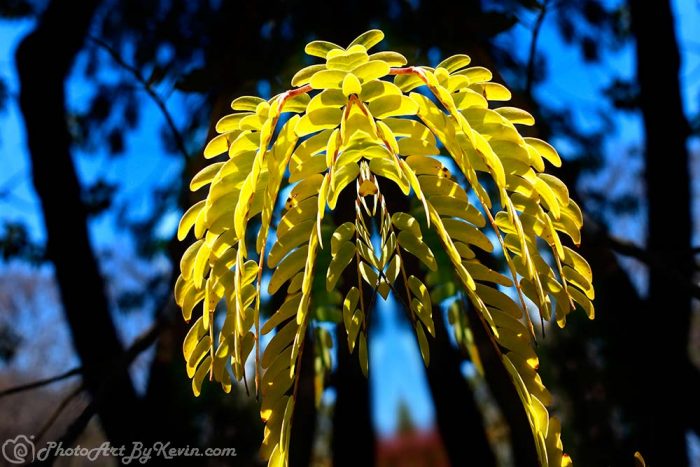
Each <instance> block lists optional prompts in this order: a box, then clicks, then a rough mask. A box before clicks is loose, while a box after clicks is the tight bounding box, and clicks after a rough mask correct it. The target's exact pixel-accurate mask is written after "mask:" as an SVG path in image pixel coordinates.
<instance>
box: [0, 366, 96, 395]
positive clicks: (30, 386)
mask: <svg viewBox="0 0 700 467" xmlns="http://www.w3.org/2000/svg"><path fill="white" fill-rule="evenodd" d="M82 373H83V369H82V368H81V367H76V368H71V369H70V370H68V371H66V372H64V373H61V374H59V375H56V376H51V377H50V378H46V379H40V380H38V381H34V382H31V383H27V384H22V385H19V386H14V387H11V388H8V389H3V390H2V391H0V398H3V397H5V396H9V395H11V394H17V393H18V392H24V391H29V390H32V389H37V388H41V387H44V386H48V385H49V384H53V383H57V382H59V381H63V380H64V379H68V378H72V377H73V376H78V375H80V374H82Z"/></svg>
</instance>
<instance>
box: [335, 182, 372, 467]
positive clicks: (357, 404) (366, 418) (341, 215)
mask: <svg viewBox="0 0 700 467" xmlns="http://www.w3.org/2000/svg"><path fill="white" fill-rule="evenodd" d="M355 195H356V192H355V190H354V187H353V186H352V185H351V186H349V187H347V188H345V190H343V192H342V193H341V194H340V197H339V199H338V206H339V208H338V209H337V210H336V211H335V212H334V220H335V223H336V225H340V224H342V223H343V222H354V220H355ZM340 206H342V207H340ZM355 267H356V266H354V264H351V265H350V266H348V267H347V268H346V269H345V271H344V272H343V276H342V278H341V281H342V284H344V286H343V291H344V292H347V290H348V289H349V288H350V287H351V286H350V285H348V284H357V272H356V269H355ZM364 285H365V287H363V292H364V300H365V303H369V302H370V299H371V294H372V290H371V289H370V288H369V287H366V285H367V284H366V283H365V284H364ZM365 313H367V314H368V315H369V314H371V312H370V311H369V310H365ZM368 319H371V318H368ZM336 343H337V346H338V349H337V351H336V355H337V361H338V365H337V367H336V370H335V373H334V377H333V385H334V387H335V390H336V398H335V408H334V410H333V438H332V441H331V449H332V451H333V465H334V466H335V467H345V466H350V467H351V466H357V465H361V466H363V467H364V466H367V467H372V466H374V465H375V450H376V440H375V434H374V426H373V425H372V404H371V399H370V387H369V380H368V379H367V378H365V376H364V375H363V374H362V370H361V369H360V363H359V360H358V349H357V345H356V346H355V349H354V351H353V353H352V354H351V353H350V348H349V347H348V339H347V333H346V331H345V327H344V326H343V325H342V324H339V325H338V326H336ZM367 346H368V354H369V336H368V339H367ZM369 374H370V375H371V374H372V369H371V368H370V370H369Z"/></svg>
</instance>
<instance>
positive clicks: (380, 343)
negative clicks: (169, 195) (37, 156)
mask: <svg viewBox="0 0 700 467" xmlns="http://www.w3.org/2000/svg"><path fill="white" fill-rule="evenodd" d="M674 6H675V10H676V13H677V14H676V18H677V20H678V24H677V30H678V33H679V37H680V39H681V50H682V58H683V69H682V72H681V79H682V83H683V93H684V95H683V97H684V103H685V106H686V109H687V110H688V111H689V112H693V113H695V112H697V110H698V106H699V104H700V99H699V96H700V33H699V31H698V27H697V25H698V24H700V6H698V4H697V3H695V2H693V1H692V0H686V1H682V0H676V1H675V2H674ZM533 22H534V18H532V17H524V18H521V23H520V24H519V25H518V26H516V28H515V31H514V34H513V36H511V38H510V39H504V40H503V41H504V44H503V45H504V46H508V45H512V46H516V45H517V46H518V47H519V48H520V49H522V51H523V52H522V53H523V54H526V53H527V48H526V47H522V44H529V37H530V25H532V24H533ZM32 27H33V24H32V23H31V22H29V21H23V22H5V21H3V22H0V57H1V58H0V77H2V79H3V80H5V82H6V83H7V84H8V85H9V90H10V94H11V96H13V97H12V98H11V99H9V101H8V105H7V107H6V110H5V111H4V112H2V113H0V191H6V190H9V195H8V196H6V197H3V198H0V219H5V220H13V221H22V222H24V223H25V224H27V225H28V226H29V227H30V230H31V233H32V236H33V237H34V238H35V239H37V240H42V239H43V238H44V232H43V226H42V220H41V217H40V212H39V206H38V200H37V198H36V196H35V193H34V191H33V190H32V187H31V180H30V178H29V175H30V168H29V165H28V156H27V150H26V146H25V142H24V131H23V127H22V123H21V119H20V114H19V110H18V107H17V101H16V94H17V91H18V83H17V78H16V74H15V70H14V63H13V56H14V49H15V47H16V45H17V44H18V42H19V40H20V39H21V38H22V37H23V36H24V35H25V34H26V33H27V32H28V31H29V30H31V28H32ZM509 40H510V41H511V42H510V43H509V42H508V41H509ZM518 44H520V45H518ZM539 50H540V52H541V53H544V54H546V55H547V58H548V76H549V79H548V80H547V81H546V82H545V83H544V84H542V85H541V86H539V87H538V88H537V89H536V90H535V92H536V93H537V96H538V97H539V98H541V99H543V100H545V101H547V102H549V103H551V104H553V105H556V106H561V107H570V108H573V109H574V111H575V114H576V117H577V120H578V121H579V122H580V123H581V124H582V125H584V126H586V125H591V124H595V123H594V122H596V121H597V117H596V116H589V115H590V112H591V110H592V109H593V108H595V107H596V106H597V105H598V104H597V101H598V99H599V95H600V93H599V91H600V89H601V88H603V87H604V86H605V85H606V84H607V83H608V80H609V79H610V77H612V76H621V77H630V76H632V74H633V70H634V56H633V50H632V49H631V48H630V47H627V48H625V49H623V50H621V51H620V52H618V53H616V54H615V55H612V56H607V57H605V60H603V62H602V63H601V64H600V65H596V66H591V65H589V64H586V66H585V67H584V65H583V62H582V59H581V57H580V54H579V53H578V51H577V50H574V49H572V48H569V47H567V46H565V45H563V44H562V42H561V40H560V38H559V35H558V33H557V31H556V27H555V25H554V22H553V21H552V20H551V17H549V18H548V19H546V20H545V23H544V26H543V29H542V32H541V35H540V41H539ZM465 52H466V53H469V51H465ZM80 66H82V64H81V62H80V61H79V62H78V64H77V67H80ZM109 73H114V71H109ZM91 92H92V84H91V83H86V82H84V81H81V80H80V79H73V80H71V82H70V83H69V88H68V96H69V99H70V103H71V105H74V106H80V105H81V104H82V103H84V102H85V100H86V99H88V98H89V96H90V95H91ZM186 99H187V98H185V97H183V96H181V95H179V94H178V93H174V94H172V95H171V97H170V98H169V100H168V106H169V107H170V109H171V110H172V111H173V114H174V115H175V116H176V117H177V115H178V111H179V110H185V109H186V108H187V107H186V106H187V103H188V102H187V101H186ZM143 109H144V110H143V112H144V114H143V118H142V119H141V122H142V123H141V125H140V127H139V128H138V129H137V131H134V132H133V133H132V134H130V135H129V138H128V139H127V142H126V154H125V155H124V156H121V157H118V158H109V157H108V156H107V155H106V154H96V155H95V154H93V155H90V156H87V155H84V154H78V155H77V156H76V163H77V166H78V170H79V173H80V175H81V178H82V179H83V180H86V181H92V180H95V179H96V178H98V177H100V176H105V177H106V178H107V179H108V180H114V181H120V182H124V184H123V189H122V190H121V191H120V194H119V196H121V197H124V198H123V199H128V200H130V203H131V204H132V206H133V209H134V211H135V212H139V210H143V211H141V212H146V210H148V209H149V202H150V201H149V199H148V198H147V197H146V195H145V193H149V192H151V189H152V188H153V187H156V186H160V185H161V184H164V183H173V182H174V181H175V180H176V178H177V177H178V176H179V172H180V167H179V165H178V163H177V162H176V161H175V159H174V158H172V157H169V156H167V155H165V154H164V152H163V149H162V146H161V143H160V139H159V138H160V133H159V129H160V125H161V122H162V119H161V115H160V114H159V113H158V111H157V109H156V108H155V106H154V105H153V103H152V102H151V101H150V100H148V99H146V98H144V99H143ZM616 120H617V124H618V128H619V130H618V132H617V133H616V134H614V135H612V136H611V137H610V138H609V139H608V141H607V143H606V158H607V160H608V161H609V163H610V165H611V167H617V168H618V169H619V173H618V172H613V173H612V175H614V176H613V177H612V180H611V179H610V177H611V173H610V172H609V173H607V174H602V175H601V176H598V177H596V178H592V179H590V180H587V181H585V182H584V183H590V184H595V185H600V184H606V183H611V181H613V182H614V183H615V184H616V185H614V186H612V188H611V189H616V188H615V187H616V186H624V187H634V186H636V185H638V184H639V182H638V176H639V175H640V174H641V172H639V170H641V166H640V167H630V166H629V165H628V163H629V161H628V160H626V159H624V158H620V156H619V155H620V154H622V153H623V152H624V151H626V150H627V149H628V148H629V146H630V145H631V144H635V143H637V142H638V141H640V135H641V120H640V118H639V117H638V116H635V115H620V114H619V113H618V114H616ZM202 143H204V142H203V141H202ZM693 144H695V145H696V146H697V144H696V143H693ZM562 152H563V155H564V156H566V154H565V152H564V151H562ZM695 165H697V160H695ZM698 178H700V177H696V179H698ZM695 196H696V198H697V190H696V194H695ZM176 217H177V213H173V216H172V217H171V220H175V219H176ZM114 222H115V220H114V218H113V217H110V216H102V217H100V218H99V219H98V220H97V221H95V222H93V223H92V224H91V226H90V227H91V233H92V239H93V244H94V245H95V246H97V247H98V248H99V247H103V246H107V245H112V246H114V245H116V246H117V247H118V249H126V250H127V251H128V250H129V249H131V248H132V246H131V243H130V241H129V240H128V238H126V237H124V236H120V235H119V234H118V233H117V232H118V231H117V230H116V229H115V228H114ZM643 225H644V218H643V215H642V214H638V215H636V216H629V217H627V218H624V219H621V221H620V222H617V223H615V224H613V226H612V228H613V232H614V233H615V234H617V235H619V236H621V237H625V238H631V239H635V240H636V241H640V239H642V238H643V231H642V228H643ZM173 226H174V225H173V223H172V222H170V223H166V224H165V225H164V226H163V229H164V233H167V232H165V231H167V230H168V229H172V228H173ZM697 237H698V236H697V235H696V238H697ZM626 261H627V260H626ZM629 265H630V267H631V266H633V264H632V263H629ZM635 277H636V278H637V283H638V285H639V286H640V287H643V285H644V275H643V274H637V275H635ZM380 303H381V302H380ZM378 314H379V315H380V317H381V323H380V326H379V327H378V328H377V329H376V330H375V331H374V332H373V334H372V335H371V342H370V355H371V356H370V358H371V378H370V382H371V387H372V396H373V403H374V418H375V423H376V426H377V428H378V429H379V431H380V432H381V433H383V434H388V433H390V432H392V431H393V430H394V428H395V426H396V422H397V419H396V413H397V407H398V406H399V404H400V402H401V401H402V400H403V401H405V402H407V403H408V405H409V407H410V410H411V413H412V416H413V418H414V420H415V421H416V423H417V424H418V425H419V426H421V427H429V426H430V425H432V423H433V421H434V412H433V408H432V402H431V400H430V394H429V391H428V387H427V384H426V382H425V379H424V378H423V372H424V370H423V368H422V366H423V363H422V360H421V358H420V354H419V352H418V349H417V346H416V343H415V339H414V337H413V335H412V331H411V329H410V328H409V327H408V326H405V325H403V324H401V323H400V313H399V311H398V310H397V309H396V307H394V306H391V304H387V305H382V306H381V307H380V309H379V313H378ZM43 315H45V316H42V319H43V318H44V317H45V318H46V319H53V320H54V321H55V319H56V317H57V316H58V311H57V310H53V312H51V311H44V312H43ZM52 317H53V318H52ZM25 319H31V320H36V319H37V317H36V316H31V317H30V316H27V317H25ZM148 322H149V318H148V316H146V315H145V314H143V313H141V314H138V313H136V314H132V315H129V316H128V317H125V318H120V325H121V327H122V334H123V337H124V339H125V340H127V341H129V340H131V339H133V337H134V336H136V335H137V334H138V333H139V332H140V331H141V330H142V329H144V328H145V327H147V326H148ZM62 336H63V337H62V340H63V343H66V341H65V339H66V338H67V334H66V333H65V330H64V332H63V333H62ZM54 345H63V344H60V341H59V342H58V343H54ZM74 361H75V358H74V357H73V356H71V355H66V356H65V359H64V362H65V365H66V366H67V365H69V364H71V362H74ZM20 365H21V362H20ZM54 371H55V367H54V368H48V369H47V372H48V373H53V372H54ZM135 374H137V375H139V377H140V378H141V379H143V373H142V372H141V373H140V374H139V372H138V371H137V372H135Z"/></svg>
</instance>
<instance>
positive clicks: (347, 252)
mask: <svg viewBox="0 0 700 467" xmlns="http://www.w3.org/2000/svg"><path fill="white" fill-rule="evenodd" d="M354 257H355V244H354V243H351V242H344V243H343V244H342V245H341V247H340V248H339V249H338V252H337V254H335V255H333V259H332V260H331V263H330V265H329V266H328V272H327V273H326V290H327V291H329V292H330V291H331V290H333V288H334V287H335V285H336V284H337V283H338V279H340V276H341V275H342V274H343V271H344V270H345V268H346V267H348V265H349V264H350V262H351V261H352V259H353V258H354Z"/></svg>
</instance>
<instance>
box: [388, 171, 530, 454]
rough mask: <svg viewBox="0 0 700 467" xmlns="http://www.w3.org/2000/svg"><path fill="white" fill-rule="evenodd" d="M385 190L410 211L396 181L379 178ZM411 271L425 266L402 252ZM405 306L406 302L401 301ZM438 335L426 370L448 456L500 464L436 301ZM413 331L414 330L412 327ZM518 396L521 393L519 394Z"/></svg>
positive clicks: (397, 207) (392, 203)
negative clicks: (497, 461)
mask: <svg viewBox="0 0 700 467" xmlns="http://www.w3.org/2000/svg"><path fill="white" fill-rule="evenodd" d="M379 180H380V184H381V191H382V193H383V195H384V198H385V200H386V203H387V208H388V210H389V212H390V213H395V212H408V211H409V210H410V209H409V203H408V198H406V197H405V196H404V195H403V193H402V192H401V190H399V188H398V187H397V186H396V185H395V184H394V183H393V182H386V183H382V182H384V180H383V179H381V178H379ZM402 258H403V260H404V264H403V266H404V268H405V269H406V274H407V275H409V276H410V275H414V276H416V277H422V276H423V273H421V269H420V268H421V266H420V264H419V262H418V260H417V259H416V258H415V257H414V256H413V255H407V254H404V255H402ZM405 287H406V286H405V285H404V282H403V277H402V276H401V275H399V277H398V279H397V281H396V287H395V288H396V290H398V291H399V293H400V292H401V291H403V290H405ZM399 306H403V305H399ZM433 322H434V323H435V338H434V339H433V338H432V337H428V343H429V346H430V365H429V366H428V367H427V368H425V374H426V377H427V379H428V385H429V386H430V392H431V394H432V396H433V406H434V407H435V418H436V422H437V428H438V430H439V432H440V437H441V438H442V442H443V443H444V445H445V451H447V457H448V458H449V459H450V464H451V465H453V466H455V467H456V466H461V465H479V466H483V467H487V466H492V465H496V459H495V457H494V454H493V451H492V450H491V446H490V444H489V440H488V438H487V437H486V429H485V426H484V419H483V417H482V414H481V411H480V410H479V407H478V406H477V404H476V400H475V399H474V393H473V391H472V388H471V387H470V386H469V383H468V382H467V380H466V378H465V377H464V375H463V374H462V372H461V364H462V361H464V358H462V356H461V355H460V353H459V351H458V350H457V349H456V348H455V347H454V346H452V344H451V343H450V337H449V335H448V333H447V328H446V327H445V320H444V319H443V311H442V309H441V308H440V306H439V305H438V304H435V303H434V304H433ZM411 332H413V330H412V327H411ZM516 396H517V395H516Z"/></svg>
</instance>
